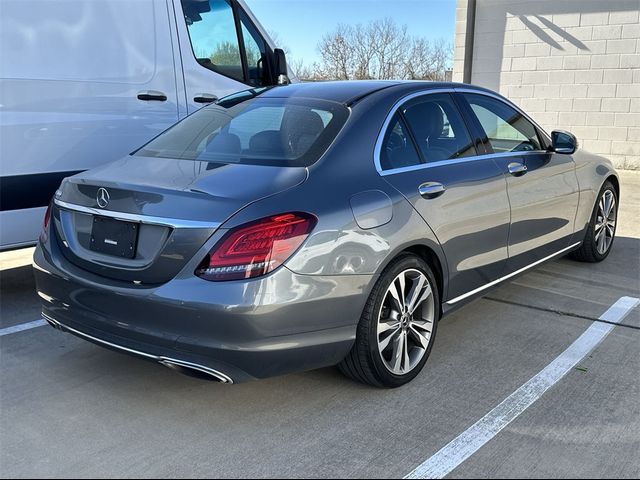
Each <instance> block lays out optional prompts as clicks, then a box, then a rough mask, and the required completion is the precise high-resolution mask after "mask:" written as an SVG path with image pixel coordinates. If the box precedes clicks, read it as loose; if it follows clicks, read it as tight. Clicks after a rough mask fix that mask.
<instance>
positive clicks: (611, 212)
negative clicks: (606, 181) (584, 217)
mask: <svg viewBox="0 0 640 480" xmlns="http://www.w3.org/2000/svg"><path fill="white" fill-rule="evenodd" d="M615 231H616V197H615V195H614V193H613V192H612V191H611V190H605V192H604V193H603V194H602V197H601V198H600V202H599V203H598V213H597V216H596V224H595V228H594V235H595V243H596V249H597V250H598V253H599V254H600V255H604V254H605V253H607V251H608V250H609V247H610V246H611V243H612V242H613V236H614V234H615Z"/></svg>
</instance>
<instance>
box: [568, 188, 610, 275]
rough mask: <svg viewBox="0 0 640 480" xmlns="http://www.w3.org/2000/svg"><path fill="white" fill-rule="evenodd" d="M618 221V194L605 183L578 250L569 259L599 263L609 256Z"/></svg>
mask: <svg viewBox="0 0 640 480" xmlns="http://www.w3.org/2000/svg"><path fill="white" fill-rule="evenodd" d="M617 220H618V194H617V193H616V189H615V187H614V186H613V184H612V183H611V182H609V181H606V182H605V184H604V185H603V186H602V189H601V190H600V193H599V194H598V199H597V201H596V204H595V206H594V207H593V213H592V214H591V220H590V221H589V226H588V227H587V231H586V233H585V236H584V240H583V241H582V245H581V246H580V248H579V249H577V250H575V251H573V252H571V254H570V257H571V258H573V259H575V260H578V261H580V262H591V263H595V262H601V261H602V260H604V259H605V258H607V256H608V255H609V252H610V251H611V246H612V245H613V240H614V239H615V235H616V222H617Z"/></svg>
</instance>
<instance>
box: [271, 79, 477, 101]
mask: <svg viewBox="0 0 640 480" xmlns="http://www.w3.org/2000/svg"><path fill="white" fill-rule="evenodd" d="M392 87H393V88H392ZM437 88H466V89H475V90H486V89H484V88H481V87H477V86H475V85H467V84H462V83H454V82H430V81H421V80H420V81H414V80H341V81H331V82H301V83H293V84H291V85H283V86H279V87H273V88H269V89H268V90H266V91H264V92H262V93H261V94H260V96H261V97H263V98H264V97H267V98H268V97H271V98H288V97H305V98H317V99H320V100H332V101H334V102H339V103H344V104H352V103H355V102H356V101H358V100H360V99H362V98H364V97H366V96H367V95H370V94H372V93H375V92H378V91H380V90H385V89H390V90H393V91H395V92H396V93H398V92H399V91H400V92H411V91H414V90H430V89H437Z"/></svg>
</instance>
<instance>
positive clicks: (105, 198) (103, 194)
mask: <svg viewBox="0 0 640 480" xmlns="http://www.w3.org/2000/svg"><path fill="white" fill-rule="evenodd" d="M96 200H97V202H98V206H99V207H100V208H104V207H106V206H107V205H109V200H110V198H109V192H107V189H106V188H100V189H98V194H97V195H96Z"/></svg>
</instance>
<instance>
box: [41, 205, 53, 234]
mask: <svg viewBox="0 0 640 480" xmlns="http://www.w3.org/2000/svg"><path fill="white" fill-rule="evenodd" d="M51 203H52V202H49V205H47V211H46V212H45V213H44V220H43V221H42V231H41V232H40V241H41V242H43V243H44V242H46V241H47V239H48V238H49V233H48V227H49V221H50V220H51Z"/></svg>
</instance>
